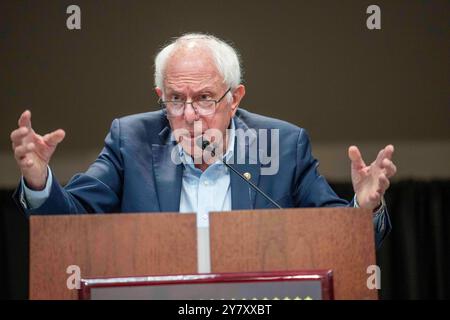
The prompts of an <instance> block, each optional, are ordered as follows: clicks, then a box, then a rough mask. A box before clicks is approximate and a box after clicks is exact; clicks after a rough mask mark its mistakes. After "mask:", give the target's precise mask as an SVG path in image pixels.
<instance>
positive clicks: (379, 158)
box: [375, 149, 384, 167]
mask: <svg viewBox="0 0 450 320" xmlns="http://www.w3.org/2000/svg"><path fill="white" fill-rule="evenodd" d="M383 159H384V149H381V150H380V152H378V155H377V158H376V159H375V165H377V166H378V167H381V162H382V161H383Z"/></svg>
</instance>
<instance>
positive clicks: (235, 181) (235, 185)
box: [230, 117, 261, 210]
mask: <svg viewBox="0 0 450 320" xmlns="http://www.w3.org/2000/svg"><path fill="white" fill-rule="evenodd" d="M234 121H235V126H236V129H240V130H243V131H244V132H247V131H248V130H249V128H248V126H247V125H246V124H245V123H244V122H243V121H242V120H241V119H239V118H238V117H235V118H234ZM247 133H248V132H247ZM242 140H244V141H242ZM254 143H257V137H256V135H249V139H248V140H247V139H237V135H236V138H235V141H234V154H233V158H234V161H233V164H231V163H230V166H232V167H233V168H234V169H236V170H237V171H238V172H240V173H241V174H244V173H249V174H250V176H251V178H250V180H251V181H252V182H253V183H254V184H255V185H258V183H259V173H260V167H261V164H260V163H259V162H258V161H257V155H251V154H249V150H251V148H250V147H252V146H253V144H254ZM256 150H258V149H257V148H256ZM239 152H245V155H246V159H245V161H244V164H240V163H238V162H239V161H238V160H237V159H238V158H239V157H237V153H239ZM255 156H256V158H255ZM250 160H252V161H250ZM251 163H256V164H251ZM230 185H231V208H232V209H233V210H244V209H253V208H254V207H255V196H256V194H255V192H256V191H255V190H253V188H252V187H251V186H250V185H249V184H248V183H247V182H245V181H244V180H243V179H242V178H240V177H239V176H238V175H237V174H235V173H234V172H230Z"/></svg>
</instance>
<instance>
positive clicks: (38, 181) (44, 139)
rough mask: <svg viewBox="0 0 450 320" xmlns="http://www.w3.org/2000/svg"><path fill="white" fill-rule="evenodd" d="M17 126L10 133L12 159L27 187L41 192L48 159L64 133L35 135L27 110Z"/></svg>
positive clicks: (60, 130)
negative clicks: (13, 158)
mask: <svg viewBox="0 0 450 320" xmlns="http://www.w3.org/2000/svg"><path fill="white" fill-rule="evenodd" d="M18 125H19V128H18V129H16V130H14V131H13V132H11V141H12V148H13V151H14V157H15V158H16V162H17V165H18V166H19V169H20V171H21V172H22V175H23V177H24V179H25V181H26V183H27V186H28V187H30V188H31V189H34V190H41V189H43V188H44V187H45V183H46V181H47V174H48V173H47V165H48V163H49V162H50V158H51V156H52V155H53V152H55V149H56V146H57V145H58V144H59V143H60V142H61V141H62V140H63V139H64V137H65V135H66V133H65V132H64V130H62V129H58V130H55V131H53V132H51V133H48V134H46V135H44V136H41V135H39V134H37V133H35V132H34V130H33V128H32V127H31V112H30V111H28V110H26V111H25V112H24V113H22V115H21V116H20V118H19V121H18Z"/></svg>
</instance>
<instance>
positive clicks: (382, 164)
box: [348, 145, 397, 210]
mask: <svg viewBox="0 0 450 320" xmlns="http://www.w3.org/2000/svg"><path fill="white" fill-rule="evenodd" d="M393 153H394V146H393V145H388V146H386V147H385V148H384V149H382V150H381V151H380V152H379V153H378V156H377V158H376V160H375V161H374V162H372V163H371V164H370V165H369V166H367V165H366V164H365V163H364V160H363V159H362V156H361V153H360V152H359V149H358V148H357V147H356V146H351V147H350V148H349V149H348V156H349V158H350V160H351V162H352V163H351V174H352V183H353V190H354V191H355V194H356V199H357V200H358V204H359V206H360V207H362V208H369V209H372V210H374V209H375V208H377V207H378V206H379V205H380V203H381V199H382V197H383V195H384V193H385V191H386V190H387V189H388V188H389V184H390V182H389V179H390V178H391V177H392V176H393V175H394V174H395V173H396V172H397V168H396V166H395V165H394V163H393V162H392V154H393Z"/></svg>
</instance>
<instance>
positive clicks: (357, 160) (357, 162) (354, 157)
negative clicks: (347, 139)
mask: <svg viewBox="0 0 450 320" xmlns="http://www.w3.org/2000/svg"><path fill="white" fill-rule="evenodd" d="M348 157H349V158H350V160H351V161H352V167H353V168H354V169H357V170H359V169H362V168H364V167H365V166H366V164H365V163H364V160H363V159H362V156H361V152H359V149H358V147H357V146H351V147H349V148H348Z"/></svg>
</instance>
